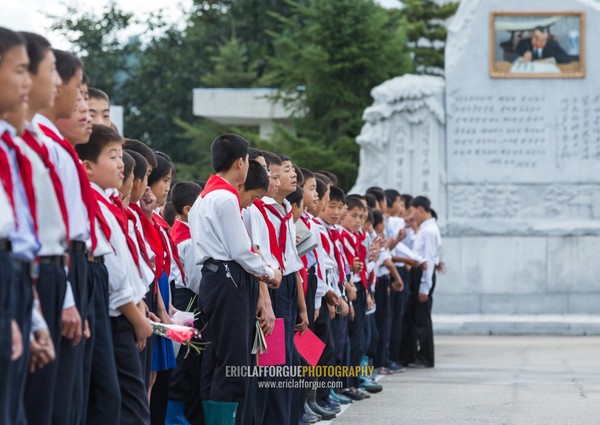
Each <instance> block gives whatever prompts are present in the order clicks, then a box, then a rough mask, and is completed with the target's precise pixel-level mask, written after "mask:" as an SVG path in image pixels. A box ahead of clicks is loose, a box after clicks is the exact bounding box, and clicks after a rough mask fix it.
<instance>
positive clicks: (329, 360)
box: [315, 302, 335, 404]
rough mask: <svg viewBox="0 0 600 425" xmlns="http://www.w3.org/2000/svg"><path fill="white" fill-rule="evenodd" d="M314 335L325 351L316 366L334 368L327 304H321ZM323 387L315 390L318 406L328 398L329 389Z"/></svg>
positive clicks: (333, 352)
mask: <svg viewBox="0 0 600 425" xmlns="http://www.w3.org/2000/svg"><path fill="white" fill-rule="evenodd" d="M315 334H316V335H317V336H318V337H319V339H320V340H321V341H323V343H324V344H325V349H324V350H323V354H321V358H320V359H319V363H318V364H317V365H318V366H335V341H334V338H333V326H332V323H331V319H330V318H329V309H328V308H327V304H326V303H325V302H323V304H321V310H320V312H319V317H317V320H316V322H315ZM319 379H320V380H321V381H323V382H331V381H332V379H331V378H329V377H327V378H319ZM324 387H325V385H323V386H320V387H319V388H318V389H317V401H318V402H319V403H320V404H325V403H327V399H328V398H329V388H324Z"/></svg>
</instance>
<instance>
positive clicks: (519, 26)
mask: <svg viewBox="0 0 600 425" xmlns="http://www.w3.org/2000/svg"><path fill="white" fill-rule="evenodd" d="M490 77H492V78H584V77H585V13H584V12H504V11H503V12H491V13H490Z"/></svg>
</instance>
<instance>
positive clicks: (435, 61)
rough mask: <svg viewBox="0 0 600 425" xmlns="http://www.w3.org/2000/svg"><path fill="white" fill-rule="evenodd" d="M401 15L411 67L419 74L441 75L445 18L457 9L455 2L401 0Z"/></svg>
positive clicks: (445, 34) (444, 40)
mask: <svg viewBox="0 0 600 425" xmlns="http://www.w3.org/2000/svg"><path fill="white" fill-rule="evenodd" d="M403 3H404V9H402V12H401V15H402V16H403V17H404V19H405V22H406V24H407V25H406V34H407V36H408V41H409V42H410V46H411V50H412V53H413V62H414V65H415V69H416V71H417V72H418V73H421V74H441V73H443V69H444V47H445V42H446V37H447V35H448V31H447V30H446V26H445V25H444V23H445V21H446V20H447V19H448V18H450V17H452V16H453V15H454V14H455V13H456V10H457V9H458V3H459V2H458V1H456V2H449V3H445V4H440V3H439V2H437V1H435V0H404V1H403Z"/></svg>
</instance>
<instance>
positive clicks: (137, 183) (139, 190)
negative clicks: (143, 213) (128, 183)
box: [129, 163, 149, 202]
mask: <svg viewBox="0 0 600 425" xmlns="http://www.w3.org/2000/svg"><path fill="white" fill-rule="evenodd" d="M147 164H148V163H146V165H147ZM148 174H149V173H148V170H146V174H144V177H143V178H141V179H134V180H133V183H132V188H131V195H130V199H129V202H137V201H139V200H140V199H142V196H144V192H145V190H146V186H148Z"/></svg>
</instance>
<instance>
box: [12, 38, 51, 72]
mask: <svg viewBox="0 0 600 425" xmlns="http://www.w3.org/2000/svg"><path fill="white" fill-rule="evenodd" d="M19 34H21V35H22V36H23V38H24V39H25V40H26V41H27V56H29V72H30V73H32V74H37V72H38V68H39V66H40V63H41V62H42V61H43V60H44V58H45V57H46V55H47V54H48V51H50V49H51V48H52V47H51V46H50V42H49V41H48V40H46V38H44V37H42V36H41V35H39V34H35V33H32V32H26V31H21V32H19Z"/></svg>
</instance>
